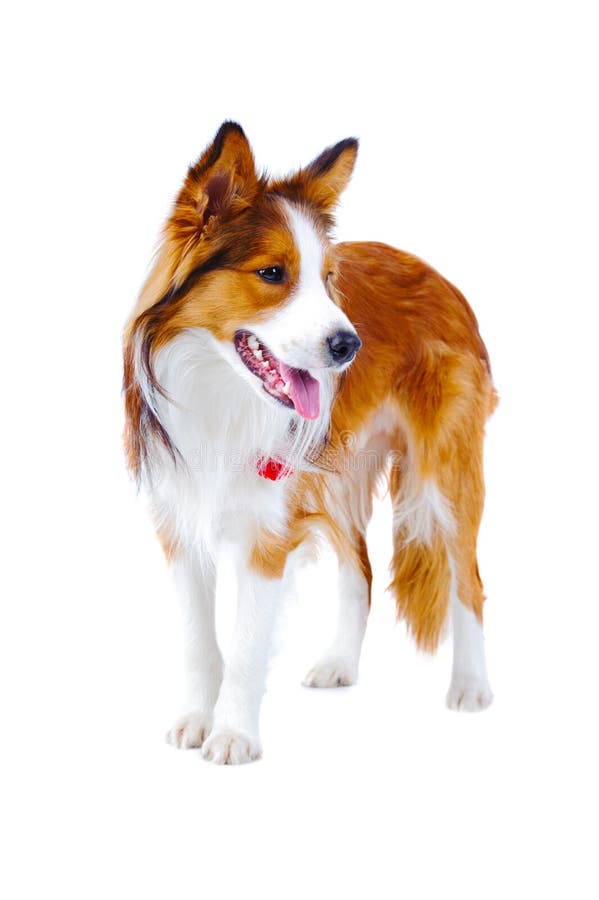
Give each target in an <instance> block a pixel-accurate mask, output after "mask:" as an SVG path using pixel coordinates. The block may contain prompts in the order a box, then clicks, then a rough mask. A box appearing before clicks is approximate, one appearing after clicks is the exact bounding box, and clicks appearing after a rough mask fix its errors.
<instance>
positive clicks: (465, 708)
mask: <svg viewBox="0 0 599 900" xmlns="http://www.w3.org/2000/svg"><path fill="white" fill-rule="evenodd" d="M492 702H493V694H492V693H491V688H490V687H489V682H488V681H487V679H486V678H484V677H482V678H481V677H480V676H475V675H470V676H468V675H462V676H454V677H453V678H452V680H451V684H450V686H449V691H448V692H447V697H446V703H447V705H448V707H449V708H450V709H457V710H460V711H461V712H480V710H481V709H486V708H487V706H490V705H491V703H492Z"/></svg>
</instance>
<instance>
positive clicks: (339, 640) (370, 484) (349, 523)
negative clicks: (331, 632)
mask: <svg viewBox="0 0 599 900" xmlns="http://www.w3.org/2000/svg"><path fill="white" fill-rule="evenodd" d="M383 458H384V454H380V453H377V452H373V453H371V454H366V455H365V457H364V458H363V463H364V468H360V466H359V460H360V459H361V457H359V456H354V454H353V451H351V450H350V452H349V453H348V464H347V466H346V471H344V472H343V475H342V476H339V480H337V479H331V480H330V481H329V486H328V489H327V492H326V495H325V497H324V498H322V508H321V517H322V519H323V520H324V521H325V522H327V523H328V526H329V529H328V530H329V536H330V538H331V540H332V543H333V546H334V547H335V550H336V553H337V557H338V560H339V582H338V590H339V609H338V614H337V629H336V634H335V637H334V639H333V642H332V644H331V645H330V647H329V648H328V650H327V651H326V652H325V654H324V655H323V657H322V658H321V659H320V660H319V661H318V662H317V663H316V664H315V665H314V666H313V667H312V668H311V669H310V671H309V672H308V673H307V675H306V677H305V678H304V684H305V685H306V686H308V687H318V688H330V687H341V686H346V685H350V684H354V683H355V682H356V680H357V678H358V665H359V661H360V652H361V649H362V641H363V639H364V632H365V630H366V622H367V620H368V611H369V609H370V593H371V587H372V569H371V566H370V560H369V558H368V550H367V547H366V528H367V526H368V522H369V520H370V517H371V515H372V496H373V493H374V490H375V485H376V481H377V478H378V475H379V473H380V471H381V468H382V466H383V465H384V462H383Z"/></svg>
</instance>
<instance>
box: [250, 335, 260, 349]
mask: <svg viewBox="0 0 599 900" xmlns="http://www.w3.org/2000/svg"><path fill="white" fill-rule="evenodd" d="M259 346H260V344H259V343H258V338H256V337H254V335H253V334H250V336H249V338H248V347H249V348H250V349H251V350H257V349H258V347H259Z"/></svg>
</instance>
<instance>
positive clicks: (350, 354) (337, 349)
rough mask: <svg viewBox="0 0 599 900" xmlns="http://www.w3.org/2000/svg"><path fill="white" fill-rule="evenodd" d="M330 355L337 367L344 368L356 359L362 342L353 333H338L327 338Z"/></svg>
mask: <svg viewBox="0 0 599 900" xmlns="http://www.w3.org/2000/svg"><path fill="white" fill-rule="evenodd" d="M327 344H328V347H329V354H330V356H331V359H332V360H333V363H334V364H335V365H336V366H342V365H343V363H346V362H349V361H350V360H352V359H353V358H354V356H355V355H356V353H357V352H358V350H359V349H360V347H361V346H362V341H361V340H360V338H359V337H358V335H357V334H355V333H354V332H353V331H336V332H335V334H332V335H331V336H330V337H328V338H327Z"/></svg>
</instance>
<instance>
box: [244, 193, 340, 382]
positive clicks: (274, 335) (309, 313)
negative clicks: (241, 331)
mask: <svg viewBox="0 0 599 900" xmlns="http://www.w3.org/2000/svg"><path fill="white" fill-rule="evenodd" d="M285 212H286V214H287V219H288V222H289V227H290V230H291V233H292V234H293V237H294V240H295V244H296V247H297V250H298V253H299V257H300V277H299V283H298V285H297V287H296V289H295V291H294V292H293V294H292V296H291V297H290V299H289V300H288V301H287V303H286V304H285V306H284V307H283V308H282V309H280V310H279V311H278V312H276V313H275V314H274V315H273V316H272V318H270V319H269V320H268V321H267V322H264V323H261V324H260V325H257V326H256V327H255V328H253V327H251V326H250V330H252V331H255V332H256V333H257V334H258V336H259V338H260V339H261V340H263V341H264V342H265V343H266V344H267V345H268V347H269V348H270V349H271V350H272V352H273V353H274V354H275V355H276V356H277V357H278V358H279V359H280V360H282V361H283V362H284V363H285V364H286V365H288V366H294V367H295V368H297V369H321V368H324V367H327V366H330V365H331V360H330V356H329V352H328V347H327V338H329V337H332V336H333V335H334V334H335V333H336V332H338V331H347V332H350V333H352V334H355V329H354V327H353V326H352V324H351V322H350V321H349V319H348V318H347V316H346V315H345V314H344V313H343V312H342V311H341V310H340V309H339V307H338V306H336V305H335V304H334V303H333V301H332V300H331V299H330V298H329V296H328V295H327V292H326V290H325V287H324V282H323V265H324V253H325V247H324V244H323V241H322V238H321V237H320V235H319V234H318V231H317V229H316V228H315V227H314V224H313V223H312V222H311V221H310V219H309V217H308V216H307V215H305V214H304V213H302V212H301V211H300V210H299V209H297V208H296V207H295V206H293V205H292V204H291V203H287V202H285Z"/></svg>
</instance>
